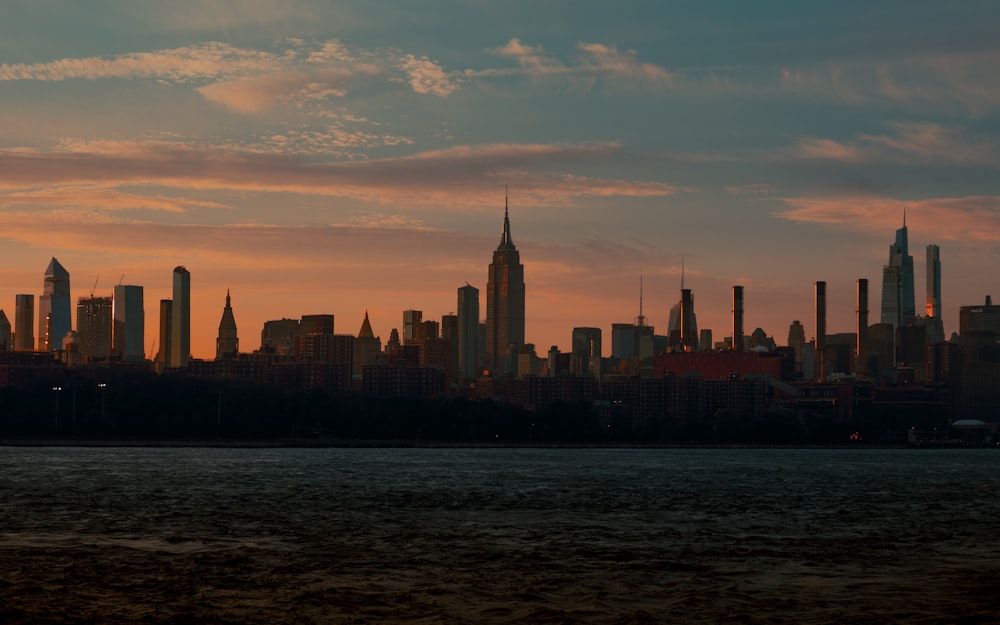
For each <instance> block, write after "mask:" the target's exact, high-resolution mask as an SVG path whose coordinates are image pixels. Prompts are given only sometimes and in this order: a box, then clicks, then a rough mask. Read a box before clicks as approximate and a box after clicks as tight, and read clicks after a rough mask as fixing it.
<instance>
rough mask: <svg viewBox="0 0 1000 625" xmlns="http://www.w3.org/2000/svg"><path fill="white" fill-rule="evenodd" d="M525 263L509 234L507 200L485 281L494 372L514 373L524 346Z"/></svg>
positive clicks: (489, 356) (488, 346) (488, 348)
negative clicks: (520, 351) (519, 353)
mask: <svg viewBox="0 0 1000 625" xmlns="http://www.w3.org/2000/svg"><path fill="white" fill-rule="evenodd" d="M524 293H525V287H524V265H522V264H521V255H520V253H519V252H518V251H517V248H516V247H515V246H514V241H513V239H511V233H510V216H509V212H508V206H507V202H506V200H505V201H504V215H503V231H502V232H501V234H500V244H499V245H498V246H497V249H496V251H494V252H493V262H492V263H490V267H489V274H488V276H487V282H486V351H487V361H488V362H487V364H488V366H489V368H490V370H491V371H494V372H496V373H499V374H513V373H515V372H516V371H515V369H516V362H515V361H513V358H512V355H513V354H516V353H517V351H518V350H520V348H521V346H522V345H524Z"/></svg>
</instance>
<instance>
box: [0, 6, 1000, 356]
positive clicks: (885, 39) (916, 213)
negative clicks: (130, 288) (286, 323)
mask: <svg viewBox="0 0 1000 625" xmlns="http://www.w3.org/2000/svg"><path fill="white" fill-rule="evenodd" d="M7 10H8V13H9V16H10V19H8V20H5V21H4V23H3V24H2V25H0V34H2V37H0V41H3V42H4V43H3V46H2V47H0V82H2V83H3V89H0V113H3V115H4V116H5V118H6V119H8V120H10V121H11V123H8V124H4V125H3V127H2V128H0V219H3V223H4V227H3V229H2V231H0V238H2V239H3V244H2V245H0V261H2V266H3V269H2V270H0V308H3V309H5V311H6V314H7V317H8V319H9V320H11V322H14V321H15V296H16V295H17V294H33V295H34V297H35V299H36V300H38V301H36V302H35V308H36V309H40V307H41V300H40V298H41V296H42V295H43V293H42V292H41V289H40V285H39V278H40V276H41V275H42V272H43V271H44V269H45V266H46V263H47V262H48V261H49V259H50V258H52V257H58V258H59V260H60V263H61V264H62V265H64V266H65V268H66V269H67V270H68V272H69V273H70V274H71V275H72V278H73V284H74V285H76V288H75V290H74V291H73V293H72V304H73V305H74V306H75V305H76V303H77V301H78V299H79V297H81V296H84V295H86V294H87V292H88V291H89V287H90V285H91V284H94V283H95V281H96V282H97V283H98V284H97V286H96V295H98V296H106V295H110V293H111V290H112V286H111V285H112V284H113V283H114V282H116V281H117V280H116V278H117V277H118V276H119V275H120V274H122V273H124V274H125V279H126V280H127V282H128V283H129V284H135V285H142V286H143V287H144V289H145V296H146V298H145V301H146V306H147V310H146V314H147V316H148V318H149V322H148V323H146V324H145V341H144V344H145V351H146V355H147V357H149V358H152V357H154V356H155V352H156V349H159V347H160V345H159V343H157V342H156V339H157V334H158V322H154V321H153V319H154V318H155V316H156V310H155V302H159V301H160V300H164V299H169V298H171V295H172V283H171V279H170V268H171V267H174V266H177V265H181V266H185V267H187V268H188V269H189V270H190V272H191V274H192V277H193V279H192V281H191V294H190V305H191V332H192V335H191V347H192V352H193V354H192V355H193V356H195V357H198V358H206V359H210V358H211V357H212V355H213V354H214V353H215V348H216V345H215V343H216V338H217V336H216V334H217V327H218V320H219V314H220V312H221V305H220V302H221V301H223V299H224V294H225V291H227V290H230V291H231V292H232V294H233V298H234V302H236V306H235V313H236V316H237V318H238V319H239V322H240V327H241V328H245V330H242V333H243V334H244V341H243V342H244V346H243V348H244V351H249V349H250V348H253V347H255V346H254V345H253V341H252V339H251V337H252V335H253V334H255V333H256V332H257V329H259V328H260V327H261V326H262V325H263V323H264V321H266V320H270V319H280V318H282V317H298V316H301V315H305V314H314V313H333V314H336V315H337V316H338V317H340V319H342V320H343V323H342V325H341V327H342V328H347V329H349V331H350V332H353V331H354V330H355V329H356V328H357V327H358V326H359V325H360V324H361V322H362V320H363V318H364V314H365V311H366V310H367V311H368V312H369V314H370V318H371V324H372V325H373V326H374V328H375V333H376V334H377V335H380V336H382V337H388V336H389V334H390V331H391V329H393V328H398V329H399V330H400V331H402V327H401V326H400V311H402V310H406V309H417V310H422V311H424V316H425V318H427V319H435V320H437V319H440V318H441V317H442V316H443V315H446V314H448V313H455V312H457V311H456V301H455V289H456V288H458V287H459V286H461V285H463V284H466V283H468V284H470V285H471V286H473V287H475V288H477V289H479V290H480V292H481V293H482V296H483V297H484V299H485V293H486V288H487V277H486V275H485V274H486V266H487V264H488V262H489V255H490V253H491V252H492V251H493V249H494V248H495V246H496V233H497V229H498V228H497V223H498V218H499V217H498V215H499V206H500V202H502V201H503V198H502V194H503V189H502V187H503V186H504V185H505V184H509V185H510V207H511V218H512V219H513V220H514V221H515V223H516V226H517V231H518V239H517V243H518V250H519V251H520V253H521V259H522V262H523V264H524V266H525V278H526V283H527V290H526V296H525V298H526V301H525V308H526V326H525V341H527V342H529V343H533V344H535V345H536V347H537V349H538V350H539V351H540V352H544V351H545V350H547V348H548V347H549V346H550V345H558V346H559V347H560V349H562V350H565V351H568V350H569V348H570V342H571V331H572V328H573V327H600V328H602V329H603V330H604V331H605V333H609V332H610V329H611V327H612V324H614V323H628V322H631V321H632V320H633V319H634V318H635V316H636V314H637V313H638V308H639V283H640V273H642V275H643V278H642V279H643V281H644V288H643V290H644V300H645V301H644V310H645V312H644V316H646V317H648V319H649V321H648V323H649V325H652V326H654V327H655V328H656V331H657V333H658V334H662V333H664V330H665V329H666V327H667V324H668V314H669V309H670V307H671V306H672V305H673V304H675V303H676V302H677V300H678V299H679V291H680V275H681V265H682V260H681V259H682V257H683V259H684V261H683V264H684V266H685V269H684V271H685V274H686V276H685V282H686V284H685V286H686V288H690V289H691V291H692V294H693V296H694V299H695V301H696V303H697V306H696V309H697V315H698V327H699V328H704V329H710V330H713V331H714V334H713V335H714V337H715V340H716V341H719V340H721V339H722V337H724V336H727V335H729V334H730V332H731V306H732V303H731V289H732V286H734V285H742V286H743V287H744V288H745V301H744V308H745V331H746V333H747V334H749V333H751V332H752V331H753V330H754V329H755V328H758V327H760V328H763V329H764V330H765V332H766V333H767V334H768V335H770V336H773V337H775V338H776V339H778V340H779V342H780V341H781V339H782V337H784V336H785V335H786V334H787V331H788V330H787V329H788V328H789V326H790V324H791V323H792V321H793V320H795V319H799V320H801V321H802V323H803V325H804V326H805V333H806V338H807V339H808V338H810V337H811V336H812V335H813V334H814V333H815V328H813V327H811V326H812V325H813V324H812V323H810V320H812V319H813V312H812V307H813V285H814V283H815V282H816V281H825V282H826V284H827V302H828V315H827V325H828V331H829V332H831V333H834V332H850V331H852V330H853V328H854V326H855V319H854V309H855V295H854V289H855V281H856V280H857V279H859V278H865V279H868V280H869V282H870V284H871V286H872V294H873V297H872V304H873V305H872V318H873V320H874V319H878V318H879V317H878V316H877V313H876V306H877V305H878V304H877V302H879V299H880V298H879V297H878V295H877V293H878V289H879V287H880V286H881V284H882V280H881V277H882V276H881V273H882V266H883V265H885V264H886V258H885V251H884V248H885V243H887V242H888V240H887V237H888V233H889V232H891V231H893V230H896V229H898V228H899V224H900V215H901V214H902V212H903V210H904V208H905V210H906V212H907V219H906V224H907V227H908V229H909V238H910V240H909V243H910V245H912V247H913V249H914V250H921V251H922V250H924V249H925V248H926V246H927V245H937V246H939V248H940V257H941V264H942V267H943V269H942V275H941V284H942V292H941V306H942V318H943V322H944V329H945V335H946V336H950V334H951V333H952V332H954V331H955V330H957V327H958V320H957V316H958V308H959V306H962V305H968V304H974V303H977V302H981V301H983V298H984V296H985V295H987V294H993V295H1000V288H997V287H998V284H997V279H996V277H995V275H996V272H995V271H992V270H991V268H994V267H996V266H997V264H998V260H1000V248H998V246H997V241H998V240H1000V210H998V206H1000V200H998V198H1000V183H998V182H997V176H996V173H997V169H998V167H1000V147H998V140H997V136H998V133H997V121H998V115H997V113H998V108H1000V90H998V89H997V87H996V85H998V84H1000V80H997V74H998V73H1000V70H998V69H996V68H997V67H1000V63H998V62H997V61H998V59H1000V44H998V43H997V42H996V41H995V31H996V29H997V27H998V26H1000V8H997V7H994V6H991V5H971V4H965V5H960V6H955V7H948V8H947V10H945V9H944V8H942V7H941V6H940V5H939V4H938V3H931V2H917V3H912V2H908V3H905V4H904V3H901V2H890V3H880V4H879V5H878V6H868V5H865V4H863V3H857V4H850V5H846V6H845V5H838V6H836V7H802V6H799V5H798V4H795V3H772V4H769V5H768V6H766V7H746V6H742V5H739V4H735V3H734V4H720V5H718V6H707V5H705V6H702V5H698V6H688V7H666V6H660V5H659V4H649V5H643V4H637V5H630V6H629V7H609V6H607V5H605V4H599V3H588V2H579V3H578V2H574V3H565V2H553V3H547V4H546V5H545V6H544V7H539V6H537V4H532V5H523V6H522V5H518V4H517V3H515V4H513V5H510V4H507V5H504V6H503V7H490V6H482V5H479V4H472V3H468V4H466V3H449V4H447V5H445V4H441V3H437V2H430V3H427V4H425V5H423V6H422V9H421V12H420V19H414V17H415V16H414V10H413V9H412V8H407V7H399V6H396V5H395V4H380V3H360V2H343V3H337V4H336V6H333V5H330V3H326V2H319V1H310V0H300V1H289V2H284V3H280V4H279V3H275V2H270V1H265V0H253V1H248V2H229V1H227V0H216V1H213V2H204V1H202V2H196V1H180V2H178V3H171V4H170V5H169V6H168V7H167V6H164V7H137V6H135V5H134V4H133V3H127V2H119V1H116V0H104V1H102V2H100V3H97V4H96V5H89V6H86V7H83V6H80V5H79V4H78V3H71V2H60V1H55V2H52V3H47V4H46V5H44V6H40V5H35V4H25V5H19V6H15V7H10V8H8V9H7ZM524 15H531V16H532V19H531V20H530V21H527V20H525V19H524V17H523V16H524ZM900 16H905V19H901V18H900ZM890 240H891V239H890ZM913 258H914V261H913V264H914V267H913V275H914V277H915V278H916V280H915V282H916V284H917V285H918V288H917V291H916V293H915V294H914V295H915V297H916V299H917V301H922V300H923V299H924V296H925V294H924V293H923V292H922V289H921V288H919V286H920V285H922V284H923V283H924V280H923V279H924V276H925V275H926V267H925V262H926V261H925V255H924V254H921V253H918V254H913ZM99 276H102V277H101V278H98V277H99ZM483 303H485V302H483ZM483 303H481V304H480V307H481V309H482V308H483ZM920 308H923V307H919V308H918V310H917V311H916V312H917V313H920V312H921V310H920ZM37 313H38V310H36V311H35V313H34V321H35V323H36V324H37V322H38V314H37ZM484 316H485V315H484ZM40 332H41V331H40V329H39V328H38V327H35V328H34V337H35V343H37V339H38V338H39V336H40ZM248 332H249V334H248ZM608 336H610V334H608ZM608 342H609V341H607V340H606V341H605V343H608ZM154 343H155V344H156V348H155V349H153V351H152V352H151V351H150V346H151V345H153V344H154ZM605 351H607V350H605Z"/></svg>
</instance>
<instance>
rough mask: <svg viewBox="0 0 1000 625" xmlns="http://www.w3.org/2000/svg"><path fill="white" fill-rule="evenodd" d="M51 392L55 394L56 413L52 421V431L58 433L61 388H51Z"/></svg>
mask: <svg viewBox="0 0 1000 625" xmlns="http://www.w3.org/2000/svg"><path fill="white" fill-rule="evenodd" d="M52 390H53V391H54V392H55V394H56V412H55V416H54V417H53V419H52V425H53V428H54V429H53V431H55V432H58V431H59V392H60V391H61V390H62V387H61V386H53V387H52Z"/></svg>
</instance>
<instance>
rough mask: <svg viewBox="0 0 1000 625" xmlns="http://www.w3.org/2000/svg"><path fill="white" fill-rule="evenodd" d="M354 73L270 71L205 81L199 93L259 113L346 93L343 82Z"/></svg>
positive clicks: (329, 70)
mask: <svg viewBox="0 0 1000 625" xmlns="http://www.w3.org/2000/svg"><path fill="white" fill-rule="evenodd" d="M350 76H351V72H350V71H349V70H346V69H328V70H324V71H322V72H315V73H306V72H287V73H280V74H267V75H262V76H253V77H248V78H239V79H236V80H230V81H224V82H217V83H213V84H210V85H205V86H203V87H199V88H198V93H200V94H201V95H202V96H204V97H205V99H207V100H209V101H211V102H215V103H217V104H221V105H223V106H225V107H226V108H228V109H230V110H233V111H236V112H238V113H248V114H255V113H262V112H264V111H266V110H268V109H270V108H271V107H273V106H274V105H275V104H277V103H278V102H285V103H287V102H290V101H292V100H293V99H296V98H313V99H314V98H316V97H330V96H338V97H342V96H343V95H344V93H345V92H344V90H343V88H342V87H340V85H343V83H344V82H345V81H346V80H347V79H348V78H349V77H350Z"/></svg>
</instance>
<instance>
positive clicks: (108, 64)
mask: <svg viewBox="0 0 1000 625" xmlns="http://www.w3.org/2000/svg"><path fill="white" fill-rule="evenodd" d="M280 67H281V62H280V59H279V58H278V57H277V56H276V55H274V54H271V53H268V52H262V51H257V50H246V49H242V48H236V47H234V46H231V45H229V44H225V43H218V42H211V43H205V44H199V45H193V46H185V47H182V48H175V49H172V50H158V51H155V52H135V53H131V54H122V55H119V56H114V57H110V58H104V57H88V58H77V59H74V58H67V59H59V60H56V61H50V62H47V63H29V64H25V63H16V64H7V63H4V64H2V65H0V80H7V81H9V80H40V81H55V80H71V79H88V80H98V79H102V78H164V79H169V80H173V81H177V82H186V81H190V80H204V79H211V78H215V77H218V76H225V75H233V74H247V73H253V72H261V71H263V72H272V71H276V70H278V69H280Z"/></svg>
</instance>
